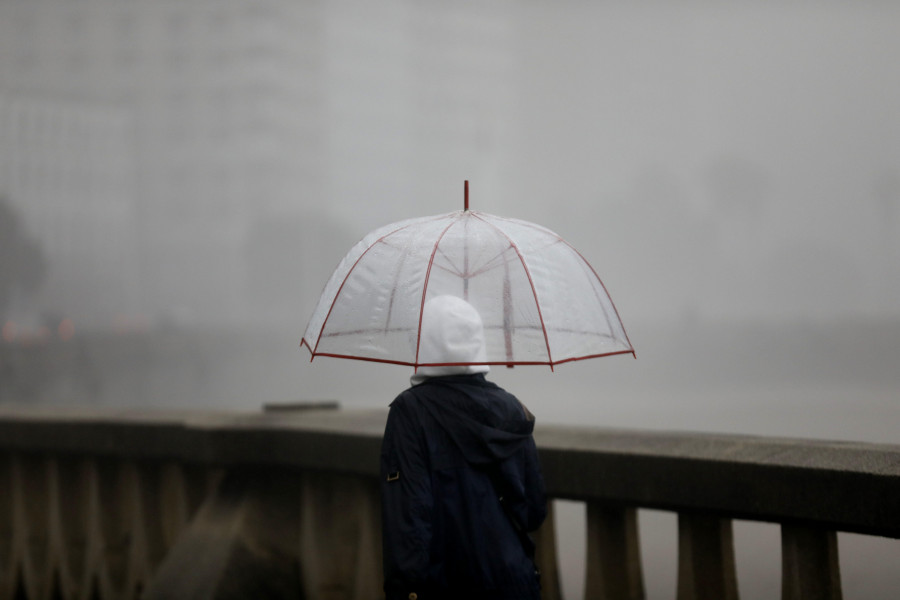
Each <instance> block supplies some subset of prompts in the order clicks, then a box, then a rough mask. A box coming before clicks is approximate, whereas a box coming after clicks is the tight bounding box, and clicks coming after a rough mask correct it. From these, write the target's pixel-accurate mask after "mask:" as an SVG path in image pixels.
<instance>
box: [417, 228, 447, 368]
mask: <svg viewBox="0 0 900 600" xmlns="http://www.w3.org/2000/svg"><path fill="white" fill-rule="evenodd" d="M455 223H456V221H451V222H450V224H449V225H447V226H446V227H444V230H443V231H442V232H441V235H439V236H438V238H437V239H436V240H435V241H434V248H432V249H431V256H430V257H429V258H428V269H427V270H426V271H425V282H424V283H423V284H422V302H421V304H420V305H419V328H418V330H417V331H416V365H418V364H419V346H420V344H421V343H422V316H423V313H424V312H425V295H426V294H427V293H428V280H429V279H430V278H431V267H432V265H433V264H434V255H435V254H437V251H438V246H440V244H441V240H442V239H444V235H445V234H446V233H447V230H448V229H450V228H451V227H453V225H454V224H455Z"/></svg>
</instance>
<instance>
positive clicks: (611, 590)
mask: <svg viewBox="0 0 900 600" xmlns="http://www.w3.org/2000/svg"><path fill="white" fill-rule="evenodd" d="M586 567H587V568H586V578H585V587H584V597H585V598H588V599H590V600H594V599H596V600H641V599H643V598H644V581H643V575H642V572H641V552H640V540H639V536H638V519H637V510H636V509H635V508H633V507H628V506H621V505H616V504H607V503H603V502H588V503H587V565H586Z"/></svg>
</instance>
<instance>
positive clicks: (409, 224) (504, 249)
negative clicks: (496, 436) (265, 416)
mask: <svg viewBox="0 0 900 600" xmlns="http://www.w3.org/2000/svg"><path fill="white" fill-rule="evenodd" d="M444 294H449V295H454V296H458V297H460V298H462V299H464V300H466V301H467V302H469V303H470V304H472V306H474V307H475V309H476V310H477V311H478V313H479V315H480V316H481V318H482V321H483V324H484V331H485V341H486V347H487V357H486V360H485V362H484V363H478V364H489V365H508V366H512V365H549V366H550V367H551V368H552V367H553V366H554V365H557V364H560V363H565V362H570V361H575V360H583V359H587V358H596V357H601V356H610V355H616V354H629V353H630V354H632V355H634V349H633V347H632V345H631V342H630V341H629V339H628V336H627V334H626V333H625V328H624V326H623V325H622V322H621V319H620V318H619V314H618V311H617V310H616V308H615V305H614V304H613V302H612V299H611V298H610V296H609V293H608V292H607V290H606V287H605V286H604V284H603V282H602V281H601V280H600V277H599V276H598V275H597V272H596V271H595V270H594V268H593V267H592V266H591V265H590V264H589V263H588V261H587V260H586V259H585V258H584V257H583V256H582V255H581V254H580V253H579V252H578V251H577V250H576V249H575V248H574V247H572V246H571V245H570V244H569V243H568V242H566V241H565V240H564V239H563V238H562V237H560V236H559V235H557V234H556V233H554V232H553V231H551V230H549V229H547V228H545V227H542V226H540V225H536V224H534V223H530V222H528V221H522V220H518V219H511V218H506V217H498V216H495V215H490V214H487V213H481V212H477V211H471V210H469V194H468V182H466V185H465V204H464V210H462V211H457V212H452V213H447V214H443V215H435V216H431V217H422V218H416V219H409V220H406V221H401V222H398V223H392V224H390V225H386V226H384V227H380V228H378V229H376V230H374V231H372V232H371V233H369V234H368V235H367V236H365V237H364V238H363V239H362V240H361V241H360V242H359V243H357V244H356V245H355V246H354V247H353V248H352V249H351V250H350V251H349V252H348V253H347V255H346V256H345V257H344V259H343V260H342V261H341V263H340V264H339V265H338V267H337V268H336V269H335V271H334V273H333V274H332V276H331V278H330V280H329V281H328V283H327V284H326V286H325V289H324V291H323V293H322V295H321V296H320V298H319V302H318V304H317V306H316V309H315V310H314V311H313V315H312V317H311V318H310V321H309V324H308V326H307V328H306V332H305V334H304V336H303V339H302V341H301V345H304V346H306V347H307V348H308V349H309V351H310V354H311V360H312V359H314V358H315V357H316V356H331V357H337V358H350V359H358V360H368V361H376V362H385V363H393V364H401V365H409V366H413V367H419V366H426V365H427V366H449V365H445V364H441V365H432V364H431V363H420V362H419V356H418V348H419V332H420V331H421V330H422V318H423V310H422V309H423V307H424V305H425V302H426V301H427V300H428V299H429V298H431V297H434V296H437V295H444Z"/></svg>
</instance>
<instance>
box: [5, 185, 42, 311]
mask: <svg viewBox="0 0 900 600" xmlns="http://www.w3.org/2000/svg"><path fill="white" fill-rule="evenodd" d="M46 275H47V259H46V258H45V256H44V252H43V250H42V249H41V247H40V245H39V244H38V242H37V240H35V239H34V238H33V237H31V236H30V235H28V232H27V231H26V230H25V227H24V223H23V221H22V220H21V218H20V217H19V214H18V213H17V212H16V211H15V210H14V209H13V207H12V205H11V204H10V202H9V200H8V199H7V198H5V197H3V196H0V315H2V314H6V313H7V311H8V310H9V309H10V307H11V306H12V303H13V301H14V299H15V298H16V297H17V296H20V297H27V296H28V295H30V294H32V293H34V292H36V291H37V290H38V288H40V286H41V283H43V281H44V278H45V277H46Z"/></svg>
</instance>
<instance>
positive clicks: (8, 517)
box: [0, 452, 18, 600]
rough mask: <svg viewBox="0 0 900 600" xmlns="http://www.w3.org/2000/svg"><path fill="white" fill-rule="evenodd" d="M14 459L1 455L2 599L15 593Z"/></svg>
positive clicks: (7, 455) (0, 592) (0, 570)
mask: <svg viewBox="0 0 900 600" xmlns="http://www.w3.org/2000/svg"><path fill="white" fill-rule="evenodd" d="M14 495H15V491H14V490H13V474H12V457H11V456H10V455H9V454H7V453H5V452H3V453H0V599H3V600H5V599H6V598H12V597H13V594H14V593H15V585H16V572H17V569H18V565H17V564H16V561H15V558H16V555H15V552H14V550H15V548H14V540H15V539H16V538H17V536H16V534H15V533H14V531H13V530H14V528H15V526H16V525H15V520H14V517H13V499H14Z"/></svg>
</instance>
